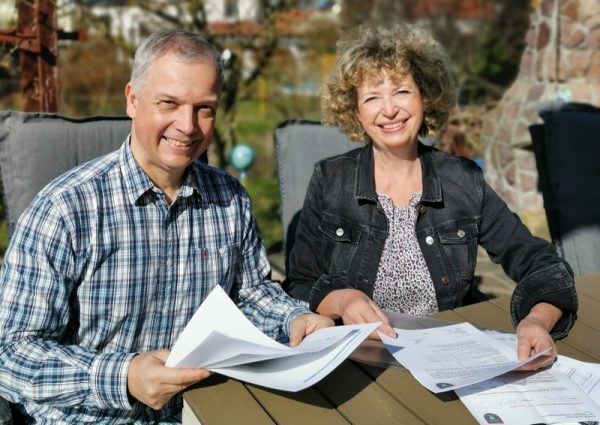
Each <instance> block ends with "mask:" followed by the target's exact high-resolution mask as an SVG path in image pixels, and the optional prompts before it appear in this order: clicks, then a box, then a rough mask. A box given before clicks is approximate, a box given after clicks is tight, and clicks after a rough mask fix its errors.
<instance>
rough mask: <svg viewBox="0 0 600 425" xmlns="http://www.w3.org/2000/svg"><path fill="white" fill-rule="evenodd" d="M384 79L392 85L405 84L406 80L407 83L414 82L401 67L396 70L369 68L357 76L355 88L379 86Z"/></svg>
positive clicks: (409, 74)
mask: <svg viewBox="0 0 600 425" xmlns="http://www.w3.org/2000/svg"><path fill="white" fill-rule="evenodd" d="M386 79H387V80H389V81H391V82H392V83H393V84H401V83H405V82H407V80H408V81H409V82H414V78H413V77H412V75H411V73H410V72H409V71H408V70H406V69H405V68H403V67H402V68H401V67H398V68H396V69H391V68H379V69H373V68H371V69H363V70H362V72H361V73H360V74H359V75H358V79H357V80H358V81H357V83H358V84H357V86H362V85H374V84H379V83H381V82H383V81H385V80H386Z"/></svg>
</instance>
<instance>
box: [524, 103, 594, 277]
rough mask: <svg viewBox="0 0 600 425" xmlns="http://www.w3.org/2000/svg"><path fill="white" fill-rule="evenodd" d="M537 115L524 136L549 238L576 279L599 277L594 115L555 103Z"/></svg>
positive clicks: (575, 105) (582, 106)
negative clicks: (528, 139)
mask: <svg viewBox="0 0 600 425" xmlns="http://www.w3.org/2000/svg"><path fill="white" fill-rule="evenodd" d="M539 114H540V116H541V117H542V119H543V121H544V122H543V124H534V125H531V126H530V127H529V131H530V133H531V138H532V142H533V144H532V148H533V152H534V155H535V160H536V165H537V169H538V174H539V180H538V186H539V189H540V190H541V192H542V196H543V200H544V209H545V210H546V217H547V219H548V227H549V230H550V237H551V238H552V242H553V244H554V245H555V247H556V249H557V251H558V253H559V255H561V256H562V257H563V258H564V259H565V260H567V262H568V263H569V264H570V265H571V267H572V268H573V271H574V272H575V274H576V275H578V276H580V275H586V274H591V273H597V272H600V165H598V163H599V161H600V109H599V108H596V107H594V106H591V105H586V104H579V103H564V102H561V103H550V104H545V105H542V106H541V107H540V109H539Z"/></svg>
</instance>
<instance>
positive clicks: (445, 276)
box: [442, 274, 450, 285]
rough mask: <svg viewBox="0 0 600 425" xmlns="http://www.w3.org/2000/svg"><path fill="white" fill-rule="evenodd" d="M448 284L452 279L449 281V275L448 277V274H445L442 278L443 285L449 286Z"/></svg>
mask: <svg viewBox="0 0 600 425" xmlns="http://www.w3.org/2000/svg"><path fill="white" fill-rule="evenodd" d="M448 282H450V279H448V275H447V274H445V275H444V276H442V283H443V284H444V285H447V284H448Z"/></svg>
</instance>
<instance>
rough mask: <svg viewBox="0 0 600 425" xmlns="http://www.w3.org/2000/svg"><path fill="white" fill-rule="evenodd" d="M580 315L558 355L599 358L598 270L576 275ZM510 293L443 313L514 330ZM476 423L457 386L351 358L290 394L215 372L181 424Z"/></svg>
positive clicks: (190, 401)
mask: <svg viewBox="0 0 600 425" xmlns="http://www.w3.org/2000/svg"><path fill="white" fill-rule="evenodd" d="M576 282H577V290H578V295H579V314H578V316H579V318H578V320H577V322H576V324H575V326H574V327H573V329H572V330H571V333H570V334H569V336H568V337H567V338H565V339H563V340H561V341H559V343H558V351H559V353H560V354H563V355H566V356H569V357H572V358H575V359H579V360H582V361H586V362H596V363H598V362H600V274H594V275H590V276H585V277H580V278H577V279H576ZM509 303H510V299H509V297H501V298H496V299H494V300H491V301H488V302H483V303H479V304H474V305H470V306H467V307H461V308H458V309H456V310H452V311H445V312H442V313H439V314H437V315H436V316H435V317H437V318H440V319H443V320H448V321H452V322H465V321H466V322H470V323H472V324H474V325H476V326H480V327H486V328H491V329H498V330H501V331H514V328H513V326H512V324H511V322H510V318H509ZM198 423H201V424H202V425H211V424H219V425H223V424H235V425H238V424H248V425H250V424H283V425H293V424H301V425H306V424H328V425H329V424H331V425H335V424H369V425H375V424H420V423H424V424H444V425H446V424H448V423H457V424H476V421H475V419H474V418H473V417H472V416H471V414H470V413H469V411H468V410H467V409H466V408H465V407H464V406H463V404H462V403H461V401H460V400H459V399H458V397H457V396H456V395H455V394H454V392H448V393H442V394H441V395H435V394H433V393H431V392H429V391H428V390H427V389H425V388H424V387H423V386H422V385H421V384H419V383H418V382H417V381H416V380H415V379H414V378H413V377H412V375H410V373H409V372H408V371H406V370H405V369H404V368H402V367H400V366H389V367H387V368H380V367H375V366H370V365H366V364H363V363H360V362H355V361H352V360H346V361H345V362H343V363H342V364H341V365H340V366H339V367H338V368H337V369H336V370H335V371H333V372H332V373H331V374H330V375H329V376H327V377H326V378H325V379H323V380H322V381H320V382H319V383H317V384H316V385H314V386H313V387H311V388H308V389H306V390H303V391H300V392H297V393H288V392H283V391H274V390H269V389H265V388H262V387H257V386H255V385H250V384H244V383H241V382H239V381H236V380H234V379H229V378H226V377H223V376H216V375H215V376H213V377H211V378H209V379H207V380H205V381H203V382H202V383H201V385H200V386H198V387H196V388H194V389H193V390H190V391H187V392H186V393H185V394H184V410H183V424H185V425H191V424H198Z"/></svg>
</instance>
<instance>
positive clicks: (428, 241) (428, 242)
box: [425, 236, 433, 245]
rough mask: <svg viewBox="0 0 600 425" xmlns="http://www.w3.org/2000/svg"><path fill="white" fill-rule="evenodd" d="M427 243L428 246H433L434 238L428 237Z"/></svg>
mask: <svg viewBox="0 0 600 425" xmlns="http://www.w3.org/2000/svg"><path fill="white" fill-rule="evenodd" d="M425 243H426V244H427V245H433V237H431V236H427V237H426V238H425Z"/></svg>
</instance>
